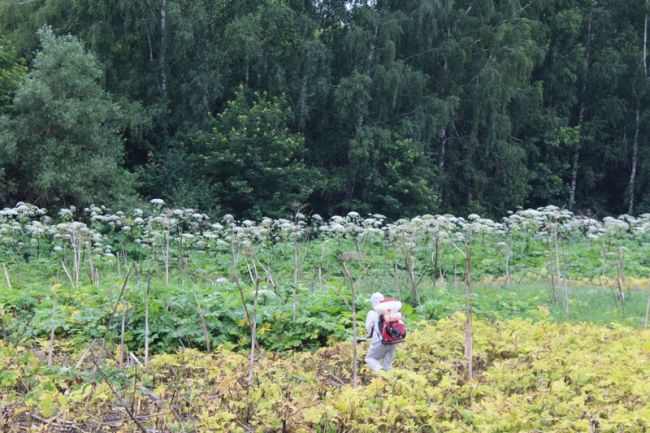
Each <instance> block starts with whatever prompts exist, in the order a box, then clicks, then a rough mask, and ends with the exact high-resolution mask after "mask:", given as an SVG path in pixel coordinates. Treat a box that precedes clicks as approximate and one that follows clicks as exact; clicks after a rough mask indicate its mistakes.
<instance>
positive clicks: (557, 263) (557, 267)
mask: <svg viewBox="0 0 650 433" xmlns="http://www.w3.org/2000/svg"><path fill="white" fill-rule="evenodd" d="M557 232H558V228H557V225H556V227H555V232H554V243H555V276H556V277H557V284H558V285H560V283H561V282H562V275H560V247H559V245H558V243H559V242H558V233H557ZM556 302H557V298H556V296H555V291H553V303H556Z"/></svg>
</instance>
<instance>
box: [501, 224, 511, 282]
mask: <svg viewBox="0 0 650 433" xmlns="http://www.w3.org/2000/svg"><path fill="white" fill-rule="evenodd" d="M511 255H512V235H510V236H508V242H507V244H506V276H505V279H504V280H503V287H504V288H507V287H508V285H509V283H510V256H511Z"/></svg>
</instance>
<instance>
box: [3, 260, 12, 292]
mask: <svg viewBox="0 0 650 433" xmlns="http://www.w3.org/2000/svg"><path fill="white" fill-rule="evenodd" d="M2 270H3V271H4V274H5V281H6V283H7V288H8V289H9V290H13V288H12V287H11V279H10V278H9V271H8V270H7V265H6V264H5V263H3V264H2Z"/></svg>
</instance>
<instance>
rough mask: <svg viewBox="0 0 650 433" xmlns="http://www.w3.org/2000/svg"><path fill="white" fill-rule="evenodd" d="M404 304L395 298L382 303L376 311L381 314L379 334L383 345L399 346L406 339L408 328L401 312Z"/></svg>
mask: <svg viewBox="0 0 650 433" xmlns="http://www.w3.org/2000/svg"><path fill="white" fill-rule="evenodd" d="M401 306H402V304H401V303H400V302H399V301H397V300H396V299H394V298H387V299H384V300H383V301H381V302H380V303H379V304H378V305H377V306H376V307H375V311H377V313H378V314H379V323H378V328H379V333H380V334H381V343H382V344H397V343H401V342H402V341H404V339H405V338H406V326H405V325H404V321H403V320H402V313H400V312H399V309H400V308H401Z"/></svg>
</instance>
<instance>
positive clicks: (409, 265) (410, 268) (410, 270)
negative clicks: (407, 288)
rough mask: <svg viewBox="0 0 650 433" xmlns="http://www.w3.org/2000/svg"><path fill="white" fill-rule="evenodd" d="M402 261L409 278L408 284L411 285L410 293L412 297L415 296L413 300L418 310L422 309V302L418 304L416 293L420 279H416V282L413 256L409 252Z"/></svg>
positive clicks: (418, 295) (418, 297) (418, 298)
mask: <svg viewBox="0 0 650 433" xmlns="http://www.w3.org/2000/svg"><path fill="white" fill-rule="evenodd" d="M404 260H405V261H406V263H405V265H406V271H407V272H406V273H407V275H408V277H409V282H410V283H411V291H412V292H413V296H415V300H416V301H417V303H418V308H422V302H420V294H419V293H418V286H419V285H420V283H421V282H422V278H418V279H417V280H416V279H415V264H414V263H413V255H412V254H411V252H410V251H409V253H408V254H406V257H405V259H404Z"/></svg>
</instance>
